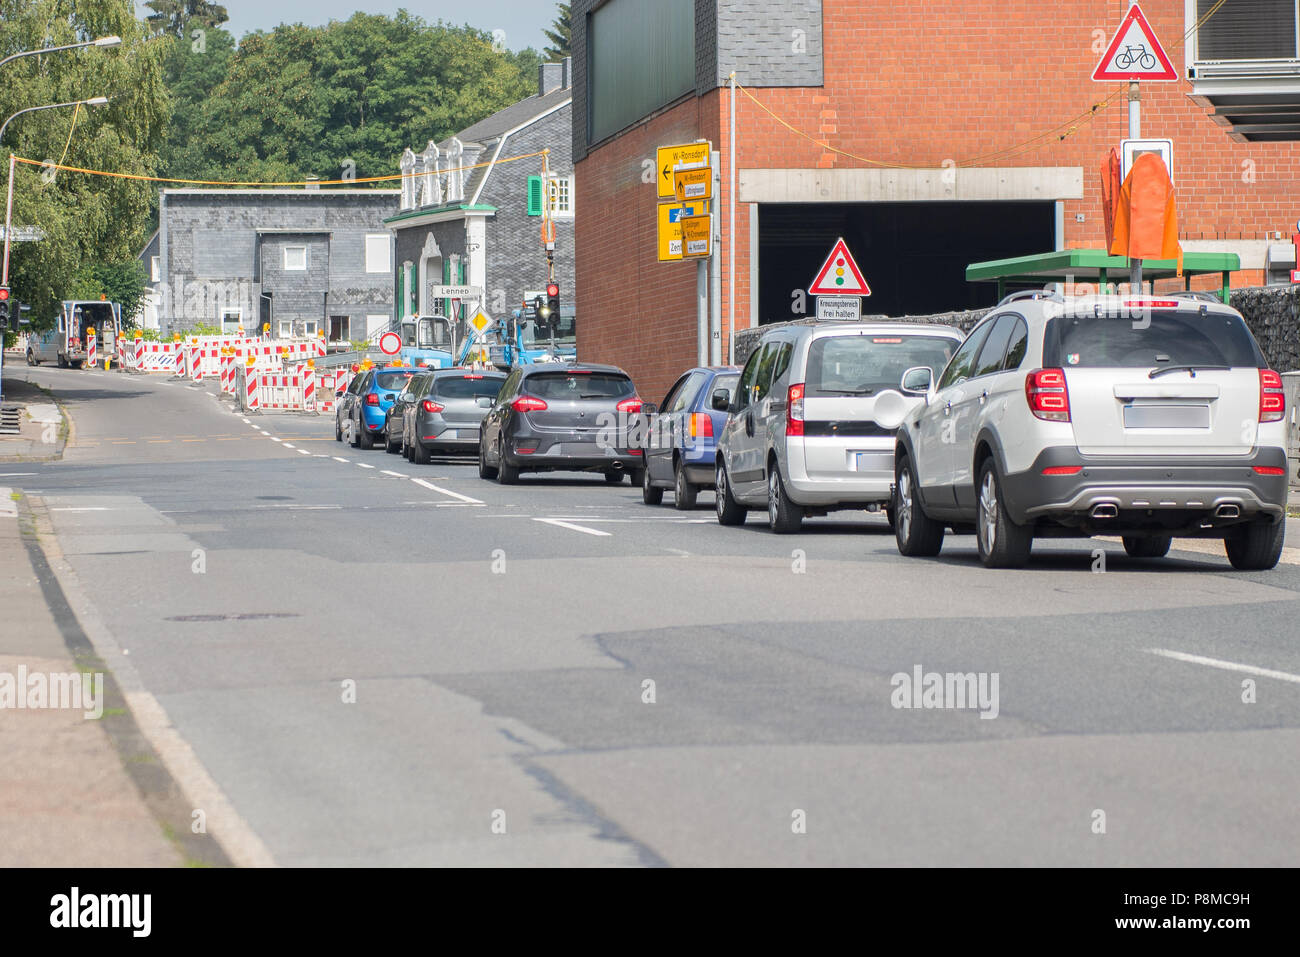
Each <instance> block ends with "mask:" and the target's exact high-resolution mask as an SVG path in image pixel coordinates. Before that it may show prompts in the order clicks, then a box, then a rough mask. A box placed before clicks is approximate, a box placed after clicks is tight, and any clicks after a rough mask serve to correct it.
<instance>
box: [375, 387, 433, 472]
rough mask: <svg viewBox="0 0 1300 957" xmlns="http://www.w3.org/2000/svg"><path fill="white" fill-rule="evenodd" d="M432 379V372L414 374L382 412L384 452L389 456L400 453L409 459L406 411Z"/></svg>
mask: <svg viewBox="0 0 1300 957" xmlns="http://www.w3.org/2000/svg"><path fill="white" fill-rule="evenodd" d="M432 378H433V373H432V372H416V373H415V374H414V375H412V376H411V378H410V379H408V380H407V382H406V386H405V388H404V389H403V390H402V391H401V392H399V393H398V394H397V398H395V399H394V400H393V404H392V405H390V406H389V407H388V409H387V410H386V411H385V412H384V431H383V439H384V451H385V452H387V453H389V454H390V455H396V454H397V453H398V452H401V453H402V454H403V455H405V456H406V457H407V458H410V456H409V455H407V451H406V434H405V419H406V410H407V409H409V408H410V407H411V406H412V405H413V404H414V403H415V401H416V399H417V397H418V396H419V395H421V394H423V391H424V390H425V389H427V388H428V387H429V380H431V379H432Z"/></svg>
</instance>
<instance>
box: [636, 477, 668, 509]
mask: <svg viewBox="0 0 1300 957" xmlns="http://www.w3.org/2000/svg"><path fill="white" fill-rule="evenodd" d="M663 500H664V490H663V489H661V488H660V487H659V486H657V485H651V484H650V470H649V469H642V470H641V501H643V502H645V503H646V504H647V505H658V504H660V503H661V502H662V501H663Z"/></svg>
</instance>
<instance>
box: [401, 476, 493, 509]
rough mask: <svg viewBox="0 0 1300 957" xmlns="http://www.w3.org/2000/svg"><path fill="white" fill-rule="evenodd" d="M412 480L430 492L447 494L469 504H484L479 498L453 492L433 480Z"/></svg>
mask: <svg viewBox="0 0 1300 957" xmlns="http://www.w3.org/2000/svg"><path fill="white" fill-rule="evenodd" d="M412 481H414V482H415V484H416V485H419V486H420V487H421V488H427V489H428V490H429V491H430V492H437V493H438V494H439V495H446V496H448V497H449V498H454V499H459V500H460V501H462V502H464V503H465V504H467V505H482V504H484V503H483V502H481V501H480V500H479V499H476V498H470V497H469V496H468V495H461V494H460V493H459V492H453V491H452V490H451V489H446V488H442V487H441V486H438V485H434V484H433V483H432V482H426V481H425V480H424V479H413V480H412Z"/></svg>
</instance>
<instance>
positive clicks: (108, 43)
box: [0, 37, 122, 66]
mask: <svg viewBox="0 0 1300 957" xmlns="http://www.w3.org/2000/svg"><path fill="white" fill-rule="evenodd" d="M121 45H122V38H121V37H100V38H99V39H98V40H86V41H84V42H82V43H68V44H65V45H63V46H61V47H42V48H41V49H39V50H24V51H23V52H21V53H15V54H13V55H12V56H7V57H5V58H4V59H3V60H0V66H4V65H5V64H6V63H9V62H10V61H12V60H17V59H18V58H19V57H25V56H37V55H39V54H41V53H57V52H59V51H60V50H80V49H81V48H82V47H105V48H107V47H117V46H121Z"/></svg>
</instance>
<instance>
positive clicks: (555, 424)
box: [478, 363, 645, 485]
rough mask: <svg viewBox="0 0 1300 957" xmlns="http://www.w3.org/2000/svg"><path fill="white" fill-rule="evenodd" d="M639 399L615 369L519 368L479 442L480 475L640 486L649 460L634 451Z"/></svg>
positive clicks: (584, 365) (592, 366)
mask: <svg viewBox="0 0 1300 957" xmlns="http://www.w3.org/2000/svg"><path fill="white" fill-rule="evenodd" d="M640 411H641V400H640V398H638V397H637V394H636V386H634V385H633V384H632V379H631V377H629V376H628V374H627V373H626V372H624V371H623V370H622V369H620V368H618V367H617V366H607V365H595V364H592V363H582V364H580V365H578V364H575V365H563V364H559V363H549V364H538V365H528V366H520V367H518V368H516V369H514V370H512V371H511V373H510V376H509V378H507V379H506V382H505V385H503V386H502V388H501V393H500V395H498V396H497V399H496V402H495V404H494V405H493V406H492V410H491V411H490V412H488V414H487V418H485V419H484V420H483V429H482V433H481V437H480V440H479V460H478V461H479V464H478V471H479V475H480V476H481V477H482V478H485V479H491V478H495V479H497V480H498V481H500V482H501V483H502V484H505V485H509V484H512V483H513V482H515V481H517V480H518V479H519V474H520V473H521V472H554V471H565V472H603V473H604V475H605V480H606V481H607V482H609V483H611V484H615V483H618V482H621V481H622V480H623V476H624V475H625V474H627V475H630V476H631V477H632V482H633V484H636V485H640V484H641V476H642V470H643V468H644V466H645V457H644V455H643V454H642V452H641V450H640V449H639V448H635V449H634V448H629V447H628V432H627V430H628V429H629V428H635V423H636V421H637V420H638V419H639V418H640V416H639V415H638V413H640Z"/></svg>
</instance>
